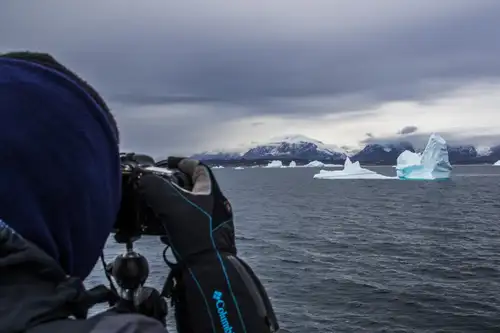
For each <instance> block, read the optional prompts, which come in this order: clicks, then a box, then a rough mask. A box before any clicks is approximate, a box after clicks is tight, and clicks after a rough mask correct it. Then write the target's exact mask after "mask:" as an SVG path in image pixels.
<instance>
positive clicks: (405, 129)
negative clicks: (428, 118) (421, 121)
mask: <svg viewBox="0 0 500 333" xmlns="http://www.w3.org/2000/svg"><path fill="white" fill-rule="evenodd" d="M417 130H418V127H417V126H405V127H403V128H402V129H400V130H399V131H398V134H400V135H405V134H411V133H414V132H416V131H417Z"/></svg>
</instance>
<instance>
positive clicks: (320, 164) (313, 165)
mask: <svg viewBox="0 0 500 333" xmlns="http://www.w3.org/2000/svg"><path fill="white" fill-rule="evenodd" d="M324 166H325V164H324V163H323V162H320V161H312V162H309V163H307V164H306V165H304V167H306V168H322V167H324Z"/></svg>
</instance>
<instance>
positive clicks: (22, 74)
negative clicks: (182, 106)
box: [0, 52, 279, 333]
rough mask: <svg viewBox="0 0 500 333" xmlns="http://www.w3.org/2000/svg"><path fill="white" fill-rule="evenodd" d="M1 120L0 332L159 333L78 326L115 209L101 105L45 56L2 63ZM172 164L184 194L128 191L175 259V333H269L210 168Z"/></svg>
mask: <svg viewBox="0 0 500 333" xmlns="http://www.w3.org/2000/svg"><path fill="white" fill-rule="evenodd" d="M0 115H1V118H0V119H1V120H0V181H1V186H0V272H1V274H0V332H1V333H3V332H8V333H13V332H29V333H44V332H73V333H79V332H81V333H84V332H85V333H87V332H94V333H97V332H109V333H113V332H116V333H117V332H126V333H134V332H144V333H157V332H165V331H166V328H165V327H164V326H163V325H162V324H160V321H158V320H156V319H155V318H150V317H147V316H145V315H142V314H138V313H116V312H113V311H112V310H110V311H106V312H104V313H103V314H98V315H94V316H90V317H89V316H88V310H89V307H90V305H92V304H90V303H89V298H88V295H89V293H88V291H87V290H86V289H85V287H84V285H83V282H82V281H83V280H84V279H85V278H87V277H88V275H89V274H90V272H91V271H92V269H93V267H94V266H95V264H96V262H97V260H98V258H99V256H100V255H101V253H102V251H103V248H104V246H105V243H106V241H107V239H108V237H109V235H110V233H111V231H112V228H113V225H114V223H115V218H116V216H117V213H118V211H119V208H120V202H121V185H122V184H121V169H120V158H119V140H120V135H119V131H118V126H117V124H116V121H115V120H114V118H113V116H112V115H111V112H110V110H109V108H108V106H107V105H106V103H105V102H104V100H103V99H102V98H101V97H100V96H99V94H98V93H97V92H96V91H95V90H94V89H93V88H92V87H91V86H90V84H88V83H87V82H85V81H84V80H82V79H81V78H80V77H79V76H78V75H76V74H75V73H74V72H72V71H71V70H69V69H68V68H67V67H65V66H63V65H62V64H60V63H59V62H58V61H57V60H55V59H54V58H53V57H52V56H50V55H48V54H41V53H32V52H14V53H7V54H2V55H0ZM170 163H171V164H172V165H173V166H174V167H176V168H178V169H179V170H180V171H182V172H184V173H185V174H186V175H188V176H189V177H190V178H191V179H192V182H193V184H194V186H193V189H192V190H191V191H187V190H185V189H183V188H180V187H178V186H176V185H174V184H172V183H171V182H168V181H166V180H164V179H163V178H161V177H159V176H156V175H155V174H144V175H143V176H142V177H141V179H140V181H139V182H138V185H137V192H138V194H139V196H140V198H141V200H143V202H145V203H147V205H148V207H149V209H150V210H151V211H152V212H153V213H154V214H155V215H156V217H157V219H158V221H160V222H161V223H162V225H163V226H164V228H165V235H164V237H165V238H166V240H167V241H168V243H169V245H170V247H171V248H172V251H173V253H174V255H175V257H176V261H177V264H176V266H175V269H174V270H173V271H172V272H173V273H171V274H170V275H171V276H173V281H174V282H175V283H174V288H171V298H172V302H173V304H174V305H175V321H176V324H177V331H178V332H179V333H198V332H216V333H217V332H225V333H228V332H234V333H236V332H238V333H239V332H242V333H245V332H246V333H254V332H259V333H261V332H264V333H265V332H276V331H278V330H279V325H278V323H277V320H276V316H275V314H274V310H273V307H272V305H271V303H270V300H269V298H268V296H267V295H266V292H265V289H264V288H263V286H262V284H261V283H260V281H259V279H258V278H257V277H256V275H255V274H254V273H253V271H252V269H251V268H250V267H249V266H248V265H247V264H246V263H245V262H244V261H243V260H242V259H240V258H239V257H238V255H237V250H236V245H235V234H234V222H233V212H232V208H231V204H230V202H229V201H228V200H227V199H226V197H225V196H224V195H223V193H222V191H221V189H220V187H219V185H218V183H217V181H216V179H215V177H214V175H213V173H212V172H211V170H210V168H208V167H207V166H205V165H204V164H203V163H201V162H199V161H195V160H190V159H185V158H172V159H170ZM158 255H160V254H158ZM166 275H167V269H166V271H165V276H166Z"/></svg>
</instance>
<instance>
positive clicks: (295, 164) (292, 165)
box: [288, 161, 297, 168]
mask: <svg viewBox="0 0 500 333" xmlns="http://www.w3.org/2000/svg"><path fill="white" fill-rule="evenodd" d="M296 166H297V163H295V161H291V162H290V164H289V165H288V167H289V168H295V167H296Z"/></svg>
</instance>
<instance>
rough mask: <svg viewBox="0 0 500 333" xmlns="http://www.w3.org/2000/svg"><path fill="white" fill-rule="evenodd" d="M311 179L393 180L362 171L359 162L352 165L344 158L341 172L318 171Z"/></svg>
mask: <svg viewBox="0 0 500 333" xmlns="http://www.w3.org/2000/svg"><path fill="white" fill-rule="evenodd" d="M313 178H316V179H394V177H388V176H384V175H381V174H378V173H376V172H375V171H371V170H368V169H364V168H362V167H361V165H360V164H359V162H355V163H352V162H351V160H350V159H349V157H347V158H346V160H345V163H344V168H343V169H342V170H335V171H327V170H320V172H319V173H317V174H315V175H314V177H313Z"/></svg>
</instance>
